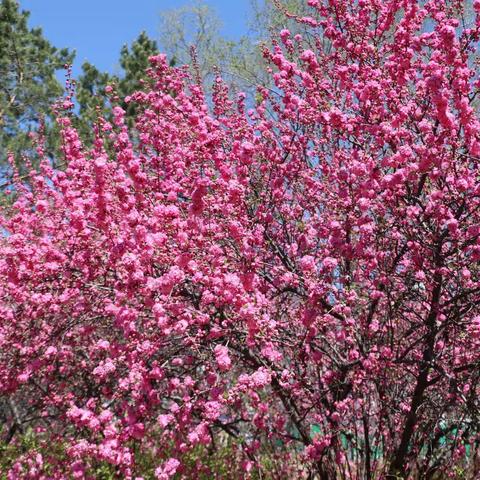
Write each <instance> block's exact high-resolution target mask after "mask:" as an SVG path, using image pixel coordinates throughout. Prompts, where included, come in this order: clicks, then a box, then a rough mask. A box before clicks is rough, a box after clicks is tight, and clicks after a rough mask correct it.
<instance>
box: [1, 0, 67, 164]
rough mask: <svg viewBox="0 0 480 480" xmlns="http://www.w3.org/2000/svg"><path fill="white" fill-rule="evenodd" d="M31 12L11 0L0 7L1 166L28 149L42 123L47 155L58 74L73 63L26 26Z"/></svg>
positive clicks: (58, 88) (51, 141)
mask: <svg viewBox="0 0 480 480" xmlns="http://www.w3.org/2000/svg"><path fill="white" fill-rule="evenodd" d="M28 17H29V13H28V12H25V11H20V10H19V6H18V3H17V2H16V1H15V0H1V3H0V168H2V169H4V168H5V164H6V159H7V153H8V152H13V153H14V154H15V157H16V159H17V162H19V161H20V159H21V156H22V153H24V152H26V151H28V150H29V149H31V143H30V141H29V132H31V131H35V130H37V129H38V127H39V126H40V124H41V123H42V122H43V121H44V123H45V135H46V141H47V143H46V146H47V149H48V150H47V151H48V153H50V155H51V156H53V152H54V150H55V145H56V143H57V140H56V138H58V137H57V136H56V135H55V131H54V125H53V122H52V112H51V105H52V104H53V103H54V102H55V101H56V100H57V99H58V98H59V97H60V96H61V95H62V93H63V88H62V86H61V84H60V82H59V81H58V80H57V78H56V72H58V71H59V70H62V69H63V68H64V65H65V64H69V63H71V62H72V61H73V58H74V54H73V53H71V52H69V51H68V50H67V49H61V50H59V49H57V48H56V47H54V46H52V45H51V44H50V43H49V42H48V41H47V40H46V39H45V38H44V36H43V33H42V30H41V29H40V28H33V29H30V28H29V27H28Z"/></svg>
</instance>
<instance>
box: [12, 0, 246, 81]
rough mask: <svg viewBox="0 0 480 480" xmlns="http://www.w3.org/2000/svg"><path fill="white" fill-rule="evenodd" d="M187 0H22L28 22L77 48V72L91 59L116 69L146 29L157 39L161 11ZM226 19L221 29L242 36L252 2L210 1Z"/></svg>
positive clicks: (50, 37)
mask: <svg viewBox="0 0 480 480" xmlns="http://www.w3.org/2000/svg"><path fill="white" fill-rule="evenodd" d="M188 3H190V1H189V0H76V1H75V0H74V1H72V2H66V1H65V0H20V7H21V9H23V10H29V11H30V26H41V27H42V28H43V31H44V34H45V36H46V38H47V39H48V40H50V41H51V43H52V44H53V45H55V46H56V47H59V48H61V47H69V48H70V49H75V50H76V51H77V56H76V59H75V65H74V67H75V68H74V72H78V70H79V67H80V65H81V64H82V63H83V62H84V61H85V60H88V61H90V62H91V63H93V64H94V65H96V66H97V67H98V68H99V69H100V70H109V71H115V70H116V67H117V64H118V57H119V53H120V48H121V47H122V45H123V44H125V43H130V42H131V41H132V40H134V39H135V38H136V37H137V35H138V34H139V33H140V32H141V31H142V30H146V31H147V33H148V34H149V35H150V36H151V37H152V38H157V36H158V31H159V15H160V12H161V11H162V10H168V9H171V8H175V7H179V6H182V5H185V4H188ZM206 3H208V4H209V5H211V6H212V7H213V8H214V9H215V10H216V11H217V12H218V14H219V16H220V18H221V19H222V21H223V24H224V29H223V33H224V34H225V35H226V36H229V37H231V38H238V37H239V36H241V35H242V34H244V33H245V32H246V30H247V26H246V24H247V15H248V10H249V0H209V1H207V2H206Z"/></svg>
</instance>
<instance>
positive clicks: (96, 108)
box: [76, 32, 158, 138]
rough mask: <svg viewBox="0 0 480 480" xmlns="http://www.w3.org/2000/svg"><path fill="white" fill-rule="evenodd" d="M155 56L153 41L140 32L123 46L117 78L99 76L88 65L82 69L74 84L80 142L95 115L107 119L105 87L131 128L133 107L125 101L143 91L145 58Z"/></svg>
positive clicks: (133, 115) (147, 65)
mask: <svg viewBox="0 0 480 480" xmlns="http://www.w3.org/2000/svg"><path fill="white" fill-rule="evenodd" d="M157 53H158V47H157V43H156V42H155V40H152V39H151V38H149V37H148V35H147V34H146V33H145V32H142V33H141V34H140V35H139V36H138V38H137V39H136V40H135V41H134V42H133V43H132V44H131V46H130V47H129V46H128V45H124V46H123V47H122V49H121V51H120V60H119V63H120V67H121V72H120V73H119V74H109V73H107V72H101V71H100V70H98V68H97V67H95V66H94V65H92V64H91V63H89V62H85V63H84V64H83V65H82V74H81V75H80V77H79V79H78V81H77V84H76V99H77V102H78V104H79V116H78V118H77V126H78V127H79V130H80V133H81V135H82V137H83V138H86V137H87V135H88V132H91V128H90V125H91V124H92V123H93V122H95V120H96V119H97V118H98V114H102V115H104V116H107V117H108V111H109V106H108V98H107V96H106V94H105V87H106V86H107V85H111V86H113V87H114V89H115V92H116V94H117V95H118V97H119V104H120V106H121V107H122V108H124V109H125V110H126V112H127V114H126V118H127V122H129V126H133V125H132V123H133V118H134V117H135V107H134V106H133V105H129V104H126V103H125V102H124V100H123V99H124V98H125V97H126V96H128V95H130V94H132V93H133V92H135V91H136V90H139V89H141V88H142V82H143V81H144V79H145V76H146V75H145V71H146V69H147V68H148V67H149V62H148V58H149V57H150V56H152V55H156V54H157Z"/></svg>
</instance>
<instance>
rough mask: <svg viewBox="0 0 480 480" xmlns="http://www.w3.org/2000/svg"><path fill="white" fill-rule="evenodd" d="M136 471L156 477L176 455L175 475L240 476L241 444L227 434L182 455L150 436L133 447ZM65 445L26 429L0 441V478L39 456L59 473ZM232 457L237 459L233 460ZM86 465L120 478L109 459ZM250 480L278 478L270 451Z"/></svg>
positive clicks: (147, 478) (99, 475)
mask: <svg viewBox="0 0 480 480" xmlns="http://www.w3.org/2000/svg"><path fill="white" fill-rule="evenodd" d="M133 447H134V451H135V474H136V475H141V476H142V478H143V479H144V480H154V479H155V474H154V472H155V469H156V468H157V467H158V466H159V465H161V464H162V463H163V462H164V461H165V460H166V459H167V458H169V457H172V456H174V457H178V458H179V459H181V462H182V466H183V467H182V472H179V473H178V474H177V475H176V476H175V477H174V478H175V479H179V478H197V479H198V480H216V479H217V480H224V479H236V478H243V474H244V472H243V468H242V465H241V462H240V461H238V454H239V448H240V444H239V443H238V441H237V440H235V439H233V438H232V437H230V436H224V437H223V438H221V441H220V442H219V443H218V444H216V445H215V446H212V445H210V446H204V445H198V446H197V447H196V448H194V449H193V450H189V451H188V452H187V453H185V454H180V452H178V451H177V450H175V449H174V448H173V446H172V448H171V449H167V450H165V449H162V451H157V448H156V446H155V439H154V438H152V444H151V448H150V449H148V450H139V449H135V446H133ZM67 454H68V453H67V452H66V450H65V444H64V443H62V442H61V441H56V442H55V441H51V440H50V439H48V438H47V437H46V436H45V435H44V434H35V433H34V432H33V431H32V430H28V431H27V432H25V433H24V434H23V435H22V436H21V437H20V438H19V440H18V441H17V442H15V443H10V444H8V445H7V444H5V443H1V442H0V480H6V479H7V473H8V471H9V470H10V469H11V468H12V467H13V466H14V464H15V462H17V461H18V460H19V459H25V458H32V459H35V458H36V457H37V455H41V458H42V464H43V467H42V473H43V474H45V475H49V474H53V473H59V472H58V471H56V469H57V468H59V467H58V466H59V465H61V464H62V462H63V460H64V458H65V455H67ZM234 459H236V460H235V461H234ZM82 460H83V461H84V462H85V464H86V465H87V466H88V467H87V469H86V473H87V474H88V475H90V478H95V479H97V480H118V479H120V478H122V476H121V474H120V473H119V471H118V469H117V467H116V466H114V465H111V464H109V463H108V462H98V461H90V460H89V459H88V458H84V459H82ZM249 478H251V479H252V480H257V479H258V480H260V479H264V480H266V479H277V478H281V476H279V473H278V472H276V462H275V458H274V455H273V452H271V451H265V452H263V453H262V454H261V455H260V462H259V466H256V467H254V468H253V470H252V472H251V476H250V477H249Z"/></svg>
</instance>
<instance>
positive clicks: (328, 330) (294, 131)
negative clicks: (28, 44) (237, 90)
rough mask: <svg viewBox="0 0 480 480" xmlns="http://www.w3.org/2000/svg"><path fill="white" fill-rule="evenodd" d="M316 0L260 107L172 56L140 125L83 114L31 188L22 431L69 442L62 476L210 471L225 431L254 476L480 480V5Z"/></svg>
mask: <svg viewBox="0 0 480 480" xmlns="http://www.w3.org/2000/svg"><path fill="white" fill-rule="evenodd" d="M308 4H309V6H310V7H311V16H310V17H302V18H296V20H297V21H298V22H300V23H302V24H304V25H306V26H308V27H309V30H310V36H304V37H303V38H302V37H301V36H299V35H296V36H293V38H292V35H291V34H290V32H289V31H287V30H282V31H281V32H280V33H279V36H278V39H277V40H276V41H275V42H274V43H273V46H272V48H271V49H268V50H265V56H266V58H267V59H268V60H269V61H270V64H271V72H270V73H271V76H272V80H273V83H274V85H275V87H274V88H272V89H266V88H261V89H260V90H259V98H261V100H260V101H259V102H258V104H257V105H256V106H255V107H254V108H249V107H248V105H245V97H244V96H243V95H239V96H238V98H235V99H232V98H230V97H229V94H228V90H227V87H226V86H225V84H224V83H223V82H222V80H221V79H220V78H219V79H217V81H216V84H215V88H214V95H213V99H212V101H211V102H210V101H209V100H208V99H205V98H204V94H203V93H202V90H201V88H200V87H199V86H198V85H197V84H196V83H195V81H194V80H192V79H191V78H190V76H189V75H188V73H187V70H186V69H177V68H171V67H169V66H168V62H167V60H166V59H165V57H164V56H162V55H160V56H157V57H153V58H152V59H151V64H152V68H151V70H150V71H149V76H150V83H149V85H147V86H146V88H145V90H144V91H142V92H137V93H135V94H134V95H132V97H131V98H129V99H128V102H134V103H135V104H136V105H137V107H138V111H139V115H138V119H137V123H136V130H135V132H134V134H133V135H130V134H129V132H128V130H127V127H126V126H125V123H124V112H123V111H122V109H121V108H119V107H115V108H114V109H113V113H114V119H115V120H114V122H113V124H109V123H108V122H106V121H105V120H102V119H99V121H98V125H97V126H96V142H95V145H94V147H93V148H92V149H90V150H89V149H86V148H85V147H84V146H83V145H82V142H81V139H80V138H79V137H78V134H77V132H76V131H75V129H74V128H72V126H71V123H70V120H69V116H68V108H69V104H68V102H67V105H66V107H67V112H66V113H65V114H63V115H60V116H59V119H58V121H59V123H60V125H61V126H62V135H63V137H62V138H63V145H64V156H65V161H66V162H67V164H68V167H67V168H66V170H65V171H63V172H60V171H53V170H52V168H51V167H50V166H49V164H48V162H47V161H46V160H45V161H44V162H43V163H42V167H41V172H40V173H36V172H32V174H31V178H30V182H29V184H31V185H32V187H31V188H26V187H23V186H22V184H21V182H20V180H19V179H17V182H16V185H15V195H16V196H17V197H16V201H15V204H14V206H13V209H12V210H11V211H9V212H5V213H4V215H3V216H2V218H1V220H0V221H1V226H2V229H3V236H2V238H1V242H0V252H1V255H0V278H1V281H0V292H1V299H2V300H1V304H0V312H1V321H0V365H1V369H0V379H1V380H0V394H1V396H2V399H3V401H4V408H3V410H4V412H6V413H5V416H6V428H5V429H4V436H5V437H6V438H7V440H8V441H14V439H15V437H16V436H17V435H18V434H19V433H21V431H22V429H23V428H24V427H25V426H26V425H33V426H35V428H36V429H37V431H38V432H39V435H40V434H41V435H44V437H45V438H47V439H48V441H49V442H54V441H61V442H64V443H65V444H66V452H67V455H65V456H63V457H61V458H59V459H58V461H57V463H56V464H55V466H54V471H55V474H58V477H54V478H64V477H62V475H65V474H68V475H72V476H73V477H74V478H89V472H90V470H89V469H90V468H91V466H92V465H93V464H94V463H95V462H99V461H103V462H107V463H110V464H112V465H114V466H115V467H116V468H117V471H118V472H119V474H121V475H122V478H134V477H135V476H138V475H139V474H140V473H139V467H138V460H137V459H138V455H139V454H140V452H142V451H150V452H152V455H153V457H154V458H155V461H156V464H155V469H154V471H152V472H150V474H153V475H155V476H156V478H159V479H168V478H172V477H174V476H177V477H178V478H196V475H198V474H199V473H198V472H200V471H201V469H202V465H201V464H197V465H196V466H195V469H197V470H195V471H194V470H191V469H190V470H189V468H187V465H186V464H185V462H184V460H183V459H184V457H185V455H187V454H188V452H190V451H192V450H193V449H195V448H196V447H197V446H198V445H206V446H208V448H210V449H212V450H213V449H215V448H216V445H217V443H218V441H219V438H222V436H224V435H228V436H231V437H233V438H235V439H237V440H238V452H237V453H238V457H236V458H235V461H237V460H238V462H242V463H241V464H240V467H241V468H243V469H245V472H247V473H245V475H246V476H248V475H249V473H248V472H254V470H255V469H256V468H261V466H260V457H261V453H262V451H263V449H265V448H267V446H274V447H275V449H274V452H275V455H276V458H275V461H276V462H277V464H278V474H277V477H276V478H300V477H302V476H304V477H307V476H310V477H309V478H320V479H322V480H323V479H335V478H343V479H350V480H353V479H364V478H365V479H367V480H370V479H387V478H390V479H393V478H397V479H398V478H419V479H420V478H422V479H434V478H448V476H452V477H454V475H455V472H461V471H464V472H465V475H471V477H469V478H476V477H477V475H479V473H480V461H479V460H480V458H479V456H480V450H479V442H480V424H479V422H480V415H479V410H478V409H479V406H480V405H479V394H480V384H479V381H480V368H479V367H480V349H479V347H480V307H479V306H480V278H479V263H478V262H479V261H480V177H479V161H480V128H479V127H480V123H479V118H478V110H477V106H476V95H477V93H478V91H479V88H480V78H479V69H478V64H477V59H476V53H477V48H478V40H479V34H480V30H479V29H480V17H479V16H478V14H477V12H480V1H479V0H475V1H474V2H473V7H474V10H475V13H474V14H473V19H472V20H471V22H470V23H471V24H469V23H468V15H466V13H465V12H464V11H463V2H461V1H446V0H445V1H444V0H442V1H440V0H430V1H420V0H382V1H380V0H358V1H353V0H323V1H322V0H309V1H308ZM280 7H281V6H280ZM286 14H287V15H289V14H288V12H286ZM39 152H40V154H41V153H42V152H41V146H40V147H39ZM42 432H43V433H42ZM27 460H29V461H27ZM27 460H25V461H23V460H22V459H19V460H18V462H17V463H16V464H15V465H14V467H12V469H11V471H10V473H9V477H8V478H11V479H15V478H47V477H46V476H45V473H42V472H43V470H42V466H41V463H42V462H41V459H40V460H39V459H38V458H37V459H36V460H35V461H33V460H32V459H31V458H30V459H27ZM35 462H36V463H35ZM31 465H34V466H33V467H32V466H31ZM29 468H30V470H32V469H33V473H31V472H30V470H29ZM233 468H234V467H233V466H232V469H233ZM29 472H30V473H29ZM27 474H28V475H31V476H30V477H27ZM35 475H37V476H35ZM41 475H44V476H43V477H42V476H41ZM212 475H213V474H212ZM252 475H253V473H252ZM442 475H443V476H442ZM48 478H50V477H48Z"/></svg>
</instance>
